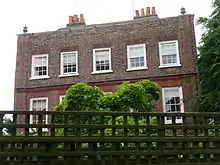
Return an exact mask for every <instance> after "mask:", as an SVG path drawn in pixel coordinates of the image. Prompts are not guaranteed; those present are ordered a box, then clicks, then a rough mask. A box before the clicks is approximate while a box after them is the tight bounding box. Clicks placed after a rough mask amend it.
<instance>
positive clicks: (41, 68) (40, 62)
mask: <svg viewBox="0 0 220 165" xmlns="http://www.w3.org/2000/svg"><path fill="white" fill-rule="evenodd" d="M38 78H49V77H48V54H41V55H33V56H32V71H31V78H30V79H38Z"/></svg>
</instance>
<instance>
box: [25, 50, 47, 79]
mask: <svg viewBox="0 0 220 165" xmlns="http://www.w3.org/2000/svg"><path fill="white" fill-rule="evenodd" d="M45 56H46V57H47V75H43V76H34V60H35V58H36V57H45ZM48 61H49V59H48V54H39V55H32V61H31V77H30V78H29V79H30V80H36V79H45V78H49V76H48V75H49V67H48V65H49V62H48Z"/></svg>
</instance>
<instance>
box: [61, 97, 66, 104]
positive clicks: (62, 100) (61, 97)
mask: <svg viewBox="0 0 220 165" xmlns="http://www.w3.org/2000/svg"><path fill="white" fill-rule="evenodd" d="M65 96H66V95H61V96H60V103H61V102H62V101H63V99H64V97H65Z"/></svg>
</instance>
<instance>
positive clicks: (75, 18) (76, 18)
mask: <svg viewBox="0 0 220 165" xmlns="http://www.w3.org/2000/svg"><path fill="white" fill-rule="evenodd" d="M77 22H79V17H78V15H77V14H75V15H74V23H77Z"/></svg>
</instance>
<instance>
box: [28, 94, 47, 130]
mask: <svg viewBox="0 0 220 165" xmlns="http://www.w3.org/2000/svg"><path fill="white" fill-rule="evenodd" d="M38 100H46V111H48V97H37V98H30V111H33V108H32V107H33V101H38ZM30 124H33V116H32V115H30ZM46 124H48V115H46ZM33 131H36V128H32V129H31V128H30V132H33ZM42 131H43V132H46V131H48V129H47V128H42Z"/></svg>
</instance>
